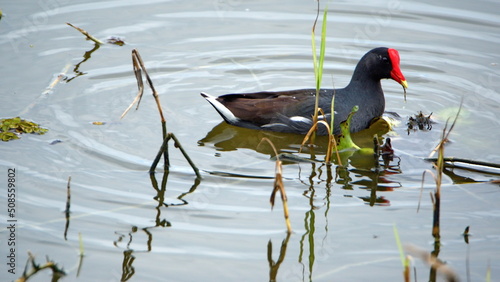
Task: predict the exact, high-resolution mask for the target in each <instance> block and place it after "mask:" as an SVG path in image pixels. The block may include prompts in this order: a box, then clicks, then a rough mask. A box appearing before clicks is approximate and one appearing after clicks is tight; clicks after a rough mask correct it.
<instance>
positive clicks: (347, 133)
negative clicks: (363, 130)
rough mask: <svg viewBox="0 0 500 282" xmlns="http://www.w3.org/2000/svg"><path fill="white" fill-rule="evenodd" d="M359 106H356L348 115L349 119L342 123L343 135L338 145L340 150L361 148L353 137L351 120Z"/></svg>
mask: <svg viewBox="0 0 500 282" xmlns="http://www.w3.org/2000/svg"><path fill="white" fill-rule="evenodd" d="M358 109H359V107H358V106H354V107H353V108H352V110H351V112H350V113H349V115H348V116H347V120H346V121H343V122H342V123H340V131H341V135H340V137H339V145H338V146H337V148H338V150H339V151H342V150H359V146H358V145H356V144H355V143H354V141H352V138H351V130H350V129H351V120H352V116H353V115H354V114H355V113H356V112H357V111H358Z"/></svg>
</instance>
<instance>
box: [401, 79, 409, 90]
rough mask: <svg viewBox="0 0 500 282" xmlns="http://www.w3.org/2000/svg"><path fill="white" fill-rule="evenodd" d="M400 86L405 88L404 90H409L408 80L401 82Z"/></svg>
mask: <svg viewBox="0 0 500 282" xmlns="http://www.w3.org/2000/svg"><path fill="white" fill-rule="evenodd" d="M400 84H401V85H402V86H403V88H404V89H406V88H408V82H406V80H401V82H400Z"/></svg>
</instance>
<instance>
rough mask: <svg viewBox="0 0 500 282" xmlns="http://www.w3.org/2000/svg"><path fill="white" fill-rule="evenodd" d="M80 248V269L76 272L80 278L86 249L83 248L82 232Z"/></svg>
mask: <svg viewBox="0 0 500 282" xmlns="http://www.w3.org/2000/svg"><path fill="white" fill-rule="evenodd" d="M78 246H79V248H78V252H79V254H78V257H79V260H78V269H77V271H76V277H79V276H80V271H81V270H82V265H83V258H84V257H85V248H84V247H83V237H82V233H81V232H78Z"/></svg>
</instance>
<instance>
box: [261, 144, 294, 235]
mask: <svg viewBox="0 0 500 282" xmlns="http://www.w3.org/2000/svg"><path fill="white" fill-rule="evenodd" d="M264 141H266V142H267V143H269V145H270V146H271V148H272V149H273V151H274V154H275V155H276V165H275V169H274V171H275V176H274V184H273V191H272V192H271V197H270V199H269V201H270V203H271V209H273V208H274V202H275V201H274V200H275V198H276V193H277V192H278V191H279V192H280V195H281V202H282V203H283V215H284V217H285V223H286V229H287V232H288V233H292V225H291V223H290V216H289V212H288V203H287V202H288V200H287V197H286V191H285V185H284V184H283V167H282V165H283V163H282V162H281V160H280V158H279V155H278V151H277V150H276V147H275V146H274V144H273V142H272V141H271V140H269V138H267V137H263V138H262V140H261V141H260V143H259V146H260V144H262V142H264ZM257 147H258V146H257Z"/></svg>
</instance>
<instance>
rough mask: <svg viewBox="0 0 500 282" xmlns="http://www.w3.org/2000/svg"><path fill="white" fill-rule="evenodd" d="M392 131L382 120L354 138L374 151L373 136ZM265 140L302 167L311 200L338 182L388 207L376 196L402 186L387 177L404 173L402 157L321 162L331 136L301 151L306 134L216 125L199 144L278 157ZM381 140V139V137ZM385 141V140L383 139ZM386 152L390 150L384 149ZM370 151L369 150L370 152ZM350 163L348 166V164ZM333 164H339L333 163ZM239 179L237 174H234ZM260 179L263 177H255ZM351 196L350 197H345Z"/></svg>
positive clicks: (351, 156)
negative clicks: (314, 193)
mask: <svg viewBox="0 0 500 282" xmlns="http://www.w3.org/2000/svg"><path fill="white" fill-rule="evenodd" d="M388 129H389V125H388V123H387V122H386V121H385V120H383V119H380V120H378V121H376V122H375V123H374V124H373V125H372V126H371V127H370V128H368V129H367V130H364V131H362V132H359V133H355V134H353V135H352V138H353V140H354V142H355V143H356V144H357V145H358V146H360V147H361V148H373V147H374V143H373V136H374V135H375V134H377V135H378V136H382V135H383V134H385V133H387V132H388ZM263 137H267V138H269V139H270V140H271V141H272V142H273V144H274V145H275V147H276V149H277V150H278V152H279V153H280V160H282V161H283V164H285V165H291V164H297V163H301V165H299V179H300V181H301V182H302V183H303V184H304V185H306V186H308V188H307V190H306V191H305V192H304V195H305V196H306V197H308V194H310V193H311V190H314V187H318V185H319V184H321V183H324V184H325V185H326V186H327V187H330V186H331V185H332V183H336V184H338V185H340V186H341V188H342V189H344V190H353V189H354V187H358V188H359V189H366V190H369V191H370V195H369V196H366V197H360V198H361V199H363V200H364V201H365V202H366V203H367V204H369V205H371V206H373V205H389V204H390V202H389V200H387V199H386V198H385V197H383V196H377V195H376V194H377V191H384V192H387V191H392V190H393V189H395V188H399V187H401V184H400V183H399V182H394V181H392V180H390V178H389V177H388V176H390V175H393V174H399V173H401V170H400V168H399V162H400V160H399V158H394V159H393V161H389V162H388V161H387V153H386V155H384V156H385V157H386V160H385V161H384V160H383V159H382V158H380V159H378V158H377V160H375V159H374V154H373V150H372V151H370V152H369V153H367V152H366V150H362V151H359V152H356V151H350V152H344V153H342V154H340V155H341V159H343V160H342V163H343V164H344V166H336V167H335V166H333V167H332V166H331V165H327V164H324V163H323V162H322V157H323V156H324V154H325V153H326V150H327V143H328V137H326V136H317V137H316V142H315V145H314V146H304V147H303V148H302V149H301V143H302V141H303V139H304V136H303V135H299V134H289V133H278V132H271V131H261V130H253V129H247V128H241V127H236V126H232V125H229V124H227V123H225V122H222V123H220V124H218V125H217V126H215V127H214V128H213V129H212V130H211V131H210V132H208V133H207V135H206V136H205V137H204V138H203V139H201V140H200V141H198V144H199V145H200V146H207V145H209V144H212V146H214V147H215V148H216V149H217V151H218V153H217V154H220V152H221V151H234V150H238V149H251V150H254V151H256V152H258V153H261V154H265V155H269V156H270V158H275V156H274V152H273V150H272V149H271V147H270V146H259V143H261V140H262V138H263ZM379 139H380V138H379ZM380 143H383V142H382V139H381V140H380ZM389 144H390V143H389ZM385 150H386V152H387V148H386V149H385ZM368 151H369V150H368ZM304 163H309V165H310V166H311V171H310V172H309V175H308V176H306V179H307V180H304V179H303V178H304V176H303V175H302V171H303V170H304V169H302V168H301V166H303V165H304ZM346 164H347V165H346ZM334 165H337V164H336V163H334ZM224 175H225V176H231V175H233V174H231V172H224ZM233 176H235V177H237V175H233ZM255 177H258V178H261V176H255ZM346 196H347V197H349V196H350V195H346Z"/></svg>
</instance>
